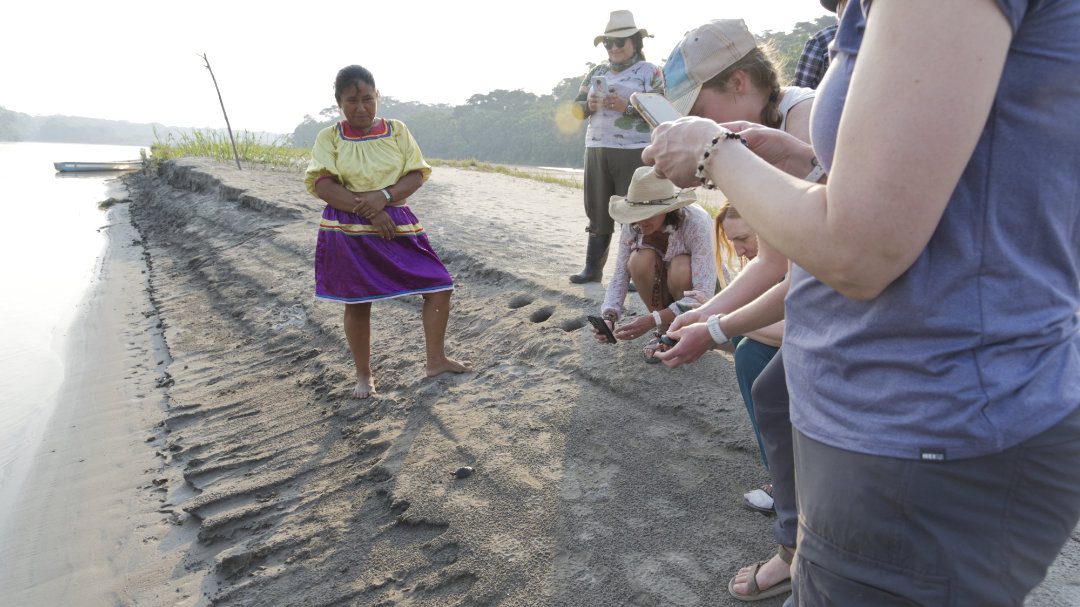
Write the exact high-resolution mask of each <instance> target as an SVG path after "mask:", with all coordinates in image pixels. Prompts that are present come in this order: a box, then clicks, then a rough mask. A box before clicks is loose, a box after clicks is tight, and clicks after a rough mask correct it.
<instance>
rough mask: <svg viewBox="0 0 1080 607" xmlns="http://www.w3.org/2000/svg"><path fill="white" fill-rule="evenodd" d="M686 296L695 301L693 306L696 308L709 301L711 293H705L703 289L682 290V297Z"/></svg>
mask: <svg viewBox="0 0 1080 607" xmlns="http://www.w3.org/2000/svg"><path fill="white" fill-rule="evenodd" d="M687 297H689V298H690V299H693V300H694V302H696V305H695V306H694V307H695V308H696V307H698V306H700V305H701V304H703V303H705V302H707V301H709V299H710V298H711V297H712V293H706V292H705V291H694V290H690V291H683V299H685V298H687Z"/></svg>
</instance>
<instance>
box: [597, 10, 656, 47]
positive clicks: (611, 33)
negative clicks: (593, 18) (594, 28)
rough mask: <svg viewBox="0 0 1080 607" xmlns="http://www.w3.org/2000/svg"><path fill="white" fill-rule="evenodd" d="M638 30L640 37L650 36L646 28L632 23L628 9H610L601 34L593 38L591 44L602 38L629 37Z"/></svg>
mask: <svg viewBox="0 0 1080 607" xmlns="http://www.w3.org/2000/svg"><path fill="white" fill-rule="evenodd" d="M638 32H641V37H642V38H652V36H651V35H649V31H648V30H646V29H645V28H643V27H638V26H637V25H635V24H634V14H633V13H631V12H630V11H611V16H610V17H608V22H607V28H606V29H604V33H603V34H602V35H600V36H597V37H595V38H593V41H592V45H593V46H596V45H598V44H600V43H601V42H603V41H604V38H629V37H630V36H633V35H634V34H636V33H638Z"/></svg>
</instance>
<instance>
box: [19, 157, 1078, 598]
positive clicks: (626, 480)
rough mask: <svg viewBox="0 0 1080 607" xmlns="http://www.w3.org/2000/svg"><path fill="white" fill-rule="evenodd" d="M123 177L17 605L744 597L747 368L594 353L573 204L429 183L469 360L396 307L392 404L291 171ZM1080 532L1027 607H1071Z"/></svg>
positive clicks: (537, 188) (428, 208)
mask: <svg viewBox="0 0 1080 607" xmlns="http://www.w3.org/2000/svg"><path fill="white" fill-rule="evenodd" d="M129 187H130V188H131V190H132V192H131V193H132V198H133V200H134V202H133V203H132V204H131V205H130V215H131V217H132V219H133V220H134V223H135V225H136V226H137V228H138V230H139V232H140V235H135V236H131V237H130V238H127V236H124V235H123V232H121V231H120V229H121V228H120V226H122V225H123V224H124V221H123V220H124V216H123V213H125V212H127V209H126V208H125V209H122V210H121V211H122V212H121V213H120V214H119V215H118V216H116V217H115V219H116V221H114V224H116V225H114V226H113V227H111V228H110V230H111V231H114V232H110V233H111V234H116V236H113V237H112V241H113V244H114V245H116V246H115V247H111V248H110V251H117V250H119V248H120V247H119V245H121V244H123V243H125V242H129V243H130V242H132V241H138V242H139V244H137V245H130V244H129V245H127V246H128V247H129V248H130V249H131V250H130V251H129V253H130V254H129V255H128V256H127V257H126V258H125V257H123V256H122V255H120V254H118V253H117V254H114V257H112V258H108V259H107V260H106V263H105V265H104V269H103V271H104V272H106V276H105V280H104V281H103V282H102V284H103V285H112V286H110V287H107V288H106V287H102V288H101V289H99V290H98V291H97V292H95V294H94V296H93V297H94V299H93V301H95V302H98V303H97V304H94V305H91V306H88V310H90V311H89V312H88V313H87V314H88V315H94V314H96V316H91V318H93V319H94V320H93V322H87V323H86V325H85V326H86V329H85V330H86V334H85V335H82V336H81V337H80V340H81V342H80V343H84V344H86V345H85V349H84V350H82V351H81V352H82V354H81V356H83V357H84V358H85V366H83V367H81V369H83V370H84V372H82V373H79V374H75V375H73V376H72V377H71V378H69V379H68V383H65V389H64V390H65V395H66V396H65V400H64V401H63V402H64V404H63V405H62V408H61V409H60V410H59V411H58V412H57V415H56V419H55V420H54V423H53V425H52V427H51V428H50V431H49V433H48V434H47V438H46V444H44V445H43V448H42V451H41V453H40V454H39V456H38V459H37V461H36V462H35V469H34V471H33V472H32V473H31V475H32V478H33V482H34V484H35V487H36V489H34V490H32V491H28V493H27V499H26V501H25V502H24V504H23V505H22V506H21V508H20V510H19V511H18V512H17V513H16V514H17V515H18V516H19V517H20V519H21V520H22V521H23V524H22V525H20V532H19V533H18V534H16V535H14V536H13V537H14V538H15V540H14V541H13V542H9V543H6V544H5V545H4V548H3V550H4V553H3V556H4V562H5V563H8V562H17V563H18V564H17V566H15V567H14V568H11V569H8V567H7V566H6V565H5V567H4V569H5V572H4V573H0V581H3V582H4V583H3V584H0V603H2V604H28V605H37V604H40V605H47V604H64V603H70V604H103V605H105V604H139V605H165V604H169V605H205V604H227V605H333V604H353V605H417V606H419V605H425V606H427V605H431V606H436V605H437V606H444V605H580V606H603V605H612V606H614V605H679V606H695V605H734V604H739V603H738V602H737V601H735V600H734V599H731V598H730V597H729V596H728V594H727V588H726V586H727V581H728V579H729V578H730V577H731V575H733V574H734V572H735V571H736V570H737V569H738V568H739V567H740V566H742V565H745V564H747V563H749V562H752V561H753V560H756V559H759V558H764V557H766V556H768V554H769V553H770V552H771V550H772V541H771V535H770V533H769V528H770V525H771V519H767V518H765V517H762V516H761V515H758V514H756V513H752V512H749V511H746V510H744V509H742V507H741V506H740V500H741V495H742V492H743V491H745V490H746V489H747V488H749V487H752V486H755V485H757V484H760V483H761V482H762V481H764V480H765V473H764V471H763V470H762V468H761V465H760V463H759V461H758V457H757V453H756V446H755V444H754V443H753V438H752V433H751V430H750V427H749V423H748V422H747V420H746V414H745V411H744V409H743V405H742V402H741V399H740V397H739V393H738V390H737V387H736V384H735V379H734V372H733V370H732V368H731V363H730V360H729V359H727V358H726V357H724V356H722V355H719V354H716V355H711V356H708V357H707V360H703V361H702V362H700V363H698V364H696V365H694V366H692V367H690V368H686V369H679V370H674V371H672V370H667V369H664V368H663V367H660V366H652V365H645V364H644V363H643V362H642V361H641V359H640V355H639V351H640V347H639V344H636V343H634V344H620V345H619V346H617V347H611V346H605V345H600V344H597V343H595V342H594V341H593V340H592V338H591V336H590V335H589V334H588V330H587V329H586V328H585V326H586V325H585V323H584V315H585V314H586V313H587V312H591V311H592V310H594V309H595V308H596V306H598V304H599V302H600V300H601V298H602V295H603V292H602V288H601V287H599V286H597V285H589V286H586V287H584V288H583V287H579V286H574V285H570V284H569V283H567V282H566V279H565V275H567V274H569V273H572V272H574V271H576V270H577V269H578V268H579V263H580V261H581V259H582V258H583V251H584V233H583V229H582V228H583V223H582V221H581V215H582V211H581V202H580V193H579V191H577V190H572V189H568V188H564V187H561V186H554V185H547V184H542V183H536V182H531V181H527V180H519V179H514V178H510V177H505V176H502V175H495V174H481V173H474V172H469V171H461V170H455V169H438V170H437V171H436V173H435V175H434V177H433V178H432V180H431V181H430V182H429V183H428V184H426V185H425V187H424V188H422V189H421V190H420V192H418V193H417V194H416V195H415V196H414V197H413V200H412V201H411V206H412V208H413V209H414V211H415V212H416V213H417V215H419V217H420V219H421V221H423V223H424V224H425V226H426V227H427V229H428V231H429V233H430V235H431V239H432V242H433V244H434V245H435V247H436V248H437V250H439V252H440V254H441V255H442V256H443V258H444V260H445V261H446V262H447V265H448V266H449V268H450V270H451V272H452V273H453V274H454V276H455V279H456V281H457V284H458V288H457V291H456V293H455V296H454V310H453V312H452V315H451V323H450V330H449V337H448V349H449V351H450V352H451V353H452V354H453V355H456V356H461V357H463V358H468V359H471V360H473V361H474V363H475V365H476V368H477V372H476V373H473V374H468V375H465V376H460V377H443V378H437V379H425V378H424V377H423V372H422V371H423V346H422V338H421V332H420V326H419V320H420V316H419V306H420V304H419V299H418V298H417V299H415V300H413V299H402V300H394V301H390V302H381V303H378V304H375V308H374V311H373V331H374V339H373V352H374V354H375V364H374V369H375V373H376V376H377V380H376V381H377V385H378V388H379V390H380V391H381V395H380V397H379V398H376V399H373V400H369V401H355V400H351V399H349V398H348V397H347V394H348V389H349V387H350V382H349V377H350V368H351V363H350V361H349V357H348V353H347V350H346V347H345V343H344V338H343V335H342V332H341V327H340V325H341V319H340V314H341V309H340V307H339V306H336V305H332V304H328V303H316V302H315V301H313V298H312V296H311V282H312V276H311V257H312V249H313V243H314V238H315V226H316V225H317V224H316V222H317V219H318V215H319V209H320V208H321V205H320V204H319V203H318V202H317V201H316V200H314V199H313V198H311V197H310V196H309V195H308V194H307V193H306V192H304V191H303V188H302V185H301V184H300V180H299V177H298V176H297V175H296V174H292V173H280V172H272V171H243V172H240V171H236V170H235V168H230V167H228V166H227V165H217V164H213V163H209V162H204V161H190V160H189V161H183V162H179V163H170V164H167V165H165V167H164V168H163V170H162V171H161V172H160V173H159V174H157V175H144V176H139V177H138V178H136V179H133V180H131V181H130V182H129ZM142 247H145V251H146V256H145V259H146V261H147V263H148V264H149V274H147V275H143V274H141V273H139V272H140V271H141V270H139V269H138V267H137V266H129V265H128V262H129V261H139V260H140V259H141V258H140V256H139V253H140V252H141V248H142ZM125 260H126V261H125ZM110 268H121V269H110ZM146 276H149V283H148V286H149V289H150V291H149V297H148V296H147V293H146V292H144V291H143V289H144V288H146V286H147V285H146V284H145V283H142V282H141V281H142V280H143V279H144V278H145V277H146ZM634 308H635V309H637V310H640V309H641V307H640V305H637V304H635V306H634ZM158 322H160V323H161V327H160V329H159V328H158V327H157V325H158ZM157 332H162V337H163V338H164V340H165V342H167V347H168V352H167V353H164V352H160V351H159V350H157V349H155V343H156V339H158V337H157ZM159 360H160V361H163V362H162V364H161V365H158V364H157V361H159ZM140 365H141V366H140ZM69 384H70V387H69ZM94 386H97V387H98V388H99V390H97V391H95V390H93V387H94ZM159 422H161V424H160V426H159V425H158V424H159ZM68 426H75V427H73V428H72V427H68ZM52 449H55V450H56V451H55V452H53V451H51V450H52ZM79 459H83V460H85V461H82V462H80V461H78V460H79ZM88 464H92V465H93V467H90V466H89V465H88ZM462 465H469V466H473V467H475V469H476V474H475V475H474V476H472V477H470V478H468V479H463V480H455V479H454V478H452V477H451V476H450V472H451V471H453V470H454V469H456V468H457V467H459V466H462ZM80 466H87V467H86V468H80ZM1075 539H1076V540H1077V541H1072V542H1070V544H1069V545H1068V546H1067V547H1066V551H1065V553H1064V554H1063V556H1062V558H1061V559H1059V563H1058V564H1057V565H1056V568H1055V570H1054V571H1053V573H1052V575H1051V578H1050V580H1048V582H1047V584H1045V585H1044V587H1043V588H1041V589H1040V590H1039V591H1038V592H1037V594H1036V596H1035V597H1033V601H1032V602H1031V603H1032V604H1037V605H1074V604H1077V602H1078V601H1080V585H1078V584H1080V549H1078V547H1080V536H1075ZM58 555H61V556H59V557H58ZM8 557H10V558H12V559H14V560H13V561H9V560H8ZM87 588H93V589H95V592H93V593H90V592H87V591H86V589H87ZM80 593H81V594H80ZM91 594H92V596H91ZM73 597H79V598H83V599H85V600H70V599H72V598H73ZM65 598H66V599H69V600H63V599H65ZM780 602H781V601H779V600H774V601H771V602H769V601H765V602H763V603H761V604H764V605H779V604H780Z"/></svg>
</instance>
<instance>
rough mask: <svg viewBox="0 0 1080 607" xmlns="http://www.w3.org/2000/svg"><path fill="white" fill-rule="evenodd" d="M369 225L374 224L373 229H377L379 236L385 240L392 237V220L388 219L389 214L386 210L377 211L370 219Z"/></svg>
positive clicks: (393, 233)
mask: <svg viewBox="0 0 1080 607" xmlns="http://www.w3.org/2000/svg"><path fill="white" fill-rule="evenodd" d="M370 221H371V225H373V226H375V229H376V230H378V231H379V236H380V237H381V238H384V239H386V240H390V239H391V238H393V237H394V235H395V233H396V232H395V231H394V220H393V219H390V215H388V214H387V213H386V211H379V212H378V213H376V214H375V216H374V217H372V218H371V219H370Z"/></svg>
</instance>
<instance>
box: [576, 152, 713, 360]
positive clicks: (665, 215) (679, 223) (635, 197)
mask: <svg viewBox="0 0 1080 607" xmlns="http://www.w3.org/2000/svg"><path fill="white" fill-rule="evenodd" d="M696 201H697V196H696V195H695V193H694V190H692V189H690V190H679V189H678V188H676V187H675V184H673V183H671V182H670V181H668V180H667V179H661V178H660V177H658V176H657V175H656V172H655V171H654V170H653V169H652V167H639V168H638V169H637V170H636V171H634V178H633V180H632V181H631V183H630V187H629V189H628V190H627V194H626V196H612V197H611V199H610V203H609V208H610V213H611V216H612V217H613V218H614V219H615V221H618V222H619V223H621V224H622V230H621V232H620V234H619V240H618V242H617V243H616V246H617V247H618V248H617V253H616V258H615V273H614V275H612V277H611V283H610V284H609V285H608V289H607V293H606V295H605V297H604V303H603V305H601V306H600V313H601V315H602V316H603V317H604V319H605V321H607V322H608V324H609V325H611V326H612V327H613V328H614V334H615V337H616V338H617V339H619V340H630V339H637V338H638V337H641V336H642V335H645V334H646V333H648V332H650V331H653V332H654V333H656V334H657V335H659V334H660V333H662V332H663V330H664V327H666V326H667V325H668V323H670V322H671V321H672V320H673V319H674V318H675V317H676V316H677V315H678V314H679V313H680V312H681V311H682V310H686V309H689V308H691V307H693V306H696V305H698V299H697V298H696V297H695V296H694V295H695V293H703V294H704V297H708V296H710V295H712V293H713V291H714V290H715V289H716V256H715V255H714V254H713V246H712V218H711V217H709V214H708V213H707V212H705V210H704V209H702V208H701V207H700V206H698V205H696V204H694V203H695V202H696ZM631 278H632V279H633V280H634V283H635V284H636V285H637V286H638V295H640V296H641V301H642V302H643V303H644V304H645V307H646V308H647V309H648V310H649V314H648V315H644V316H639V317H637V318H635V319H633V320H631V321H628V322H624V323H622V324H620V325H619V326H618V327H617V328H616V327H615V321H616V320H618V319H619V317H620V315H621V314H622V312H623V302H624V301H625V299H626V292H627V287H628V286H629V283H630V279H631ZM593 333H594V334H595V335H596V336H597V339H598V340H601V341H603V340H604V339H606V338H604V337H603V336H601V335H600V334H599V333H597V332H596V330H595V329H594V330H593ZM657 343H658V342H657V340H655V339H654V340H652V341H651V342H650V343H649V344H647V345H646V346H645V352H644V354H645V360H646V361H647V362H656V361H657V359H655V358H653V357H652V353H653V351H655V349H656V347H657Z"/></svg>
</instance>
